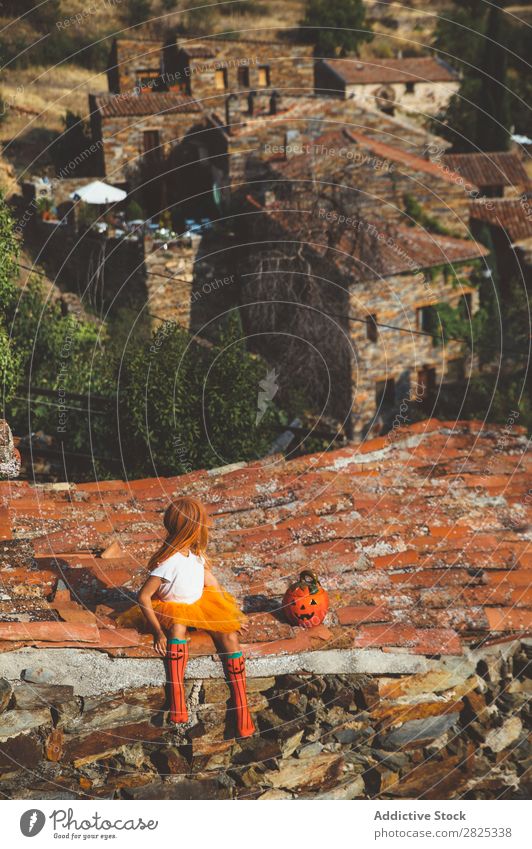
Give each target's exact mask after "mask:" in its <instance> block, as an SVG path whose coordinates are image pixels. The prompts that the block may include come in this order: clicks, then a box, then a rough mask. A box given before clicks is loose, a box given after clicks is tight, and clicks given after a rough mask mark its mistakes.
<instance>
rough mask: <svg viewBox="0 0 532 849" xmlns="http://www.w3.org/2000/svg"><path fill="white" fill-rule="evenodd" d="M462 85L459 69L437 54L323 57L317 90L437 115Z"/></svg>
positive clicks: (391, 111) (388, 109)
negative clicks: (382, 57) (404, 57)
mask: <svg viewBox="0 0 532 849" xmlns="http://www.w3.org/2000/svg"><path fill="white" fill-rule="evenodd" d="M459 86H460V82H459V78H458V74H457V72H456V71H455V70H454V69H453V68H451V66H450V65H448V64H447V63H446V62H444V61H442V60H441V59H439V58H437V57H436V56H424V57H412V58H406V59H380V58H372V59H368V60H364V61H363V60H361V59H358V58H355V57H354V58H346V59H320V60H319V61H318V62H317V63H316V91H317V92H318V93H320V94H323V95H324V96H335V97H342V98H351V97H354V98H355V99H356V100H358V101H359V102H360V103H361V104H362V105H366V104H367V105H372V106H374V105H377V106H378V108H379V109H381V110H382V111H383V112H387V113H388V114H390V115H393V114H394V112H395V110H396V109H399V110H402V111H405V112H420V113H424V114H426V115H437V114H438V113H439V112H442V111H443V110H444V109H445V108H446V107H447V104H448V103H449V100H450V98H451V97H452V95H453V94H455V93H456V92H457V91H458V88H459Z"/></svg>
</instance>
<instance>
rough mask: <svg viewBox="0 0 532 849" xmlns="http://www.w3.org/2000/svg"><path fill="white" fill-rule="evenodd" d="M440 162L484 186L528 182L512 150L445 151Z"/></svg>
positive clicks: (476, 183)
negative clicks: (483, 151) (480, 151)
mask: <svg viewBox="0 0 532 849" xmlns="http://www.w3.org/2000/svg"><path fill="white" fill-rule="evenodd" d="M442 162H443V163H444V164H445V165H447V166H448V167H449V168H450V169H451V170H452V171H455V172H456V173H458V174H460V175H461V176H462V177H464V178H465V179H466V180H467V181H468V182H469V183H473V185H475V186H479V187H480V188H483V187H485V186H524V185H528V184H529V183H530V178H529V177H528V174H527V173H526V171H525V168H524V166H523V163H522V162H521V159H520V158H519V156H518V155H517V154H516V153H513V152H512V151H500V152H493V153H445V154H444V155H443V157H442Z"/></svg>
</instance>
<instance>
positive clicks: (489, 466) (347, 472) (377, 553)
mask: <svg viewBox="0 0 532 849" xmlns="http://www.w3.org/2000/svg"><path fill="white" fill-rule="evenodd" d="M501 434H502V430H501V428H498V427H497V426H492V425H489V426H484V427H483V426H482V425H481V424H480V423H477V422H467V423H464V422H458V423H448V422H445V423H444V422H438V421H436V420H429V421H426V422H419V423H417V424H416V425H414V426H411V427H408V428H405V429H402V430H400V431H398V432H397V433H396V434H395V435H394V439H393V440H390V439H388V438H387V437H380V438H379V439H376V440H371V441H368V442H367V443H364V444H363V445H349V446H346V447H345V448H342V449H340V450H338V451H333V452H330V453H324V454H319V455H313V456H305V457H300V458H297V459H295V460H292V461H282V460H279V458H277V459H276V460H275V461H274V462H273V464H272V465H268V462H262V463H255V464H250V465H247V466H244V467H241V468H237V469H234V470H232V471H231V470H224V469H220V470H211V471H210V472H205V471H203V472H201V471H200V472H196V473H194V474H193V475H187V476H183V478H172V479H161V480H159V481H158V480H156V479H155V480H154V479H152V480H151V481H133V482H127V481H119V482H114V483H112V484H109V482H104V483H102V484H101V485H98V484H95V485H94V486H87V485H84V484H82V485H75V484H72V485H70V486H69V487H68V489H67V490H65V489H63V490H61V489H54V488H53V487H51V488H48V489H46V488H39V487H31V486H28V485H24V486H19V485H18V482H15V485H11V486H10V487H6V486H0V493H2V494H3V496H4V499H5V504H6V507H7V508H8V509H9V513H8V516H10V517H11V519H10V521H11V522H12V523H13V524H12V528H11V532H12V535H13V536H15V537H16V536H17V535H18V532H19V526H20V524H19V523H22V525H23V526H24V527H26V525H27V524H28V522H29V517H28V519H27V520H25V516H24V510H27V511H28V512H29V514H31V527H32V540H31V541H30V542H29V543H24V545H29V546H30V550H31V545H33V547H34V549H35V552H37V556H36V558H35V560H32V559H31V557H30V556H29V555H28V557H27V558H26V560H24V558H22V559H21V558H20V556H19V558H18V560H17V564H16V565H14V564H13V563H12V562H11V553H10V552H11V548H10V546H12V545H13V540H11V541H8V542H6V546H7V548H6V550H5V551H4V550H2V551H0V591H1V595H2V599H3V600H2V601H1V602H0V651H11V650H13V649H15V648H17V647H20V646H21V645H32V646H37V647H40V646H47V645H48V646H56V647H57V646H78V647H85V648H91V649H97V650H100V651H105V652H108V653H109V654H111V655H113V656H115V655H116V656H124V655H127V656H131V657H153V656H154V652H153V648H152V643H151V638H150V636H149V635H144V634H138V633H137V632H136V631H134V630H132V629H117V628H115V627H113V616H114V613H115V612H117V611H120V610H122V609H124V608H125V607H127V605H128V604H130V603H131V601H132V600H133V599H134V593H135V591H136V590H137V589H138V588H139V587H140V585H141V584H142V582H143V580H144V579H145V576H146V562H147V558H148V557H149V554H150V553H151V552H152V551H153V548H154V546H155V545H156V541H157V538H158V537H159V535H160V533H161V518H162V511H163V509H164V506H165V503H166V499H165V497H161V498H160V500H159V502H158V505H157V507H156V509H152V507H151V506H150V508H149V509H147V508H146V505H147V503H149V504H150V505H151V504H152V503H153V501H152V497H153V494H154V492H158V493H159V494H160V493H165V492H172V491H176V490H177V489H178V490H179V491H180V492H186V493H187V494H190V495H197V496H198V497H200V498H202V499H203V500H204V501H205V502H206V503H207V506H208V508H209V510H210V512H211V513H212V515H213V532H212V543H211V551H212V558H213V561H214V563H215V569H216V572H217V574H218V575H219V577H220V579H221V581H222V582H223V583H224V584H225V585H226V586H227V588H228V589H229V590H230V591H231V592H233V593H235V594H236V595H237V597H238V598H239V599H240V602H241V604H242V605H243V607H244V609H245V610H246V611H248V613H249V616H250V628H249V631H248V632H247V634H246V640H247V641H248V650H249V652H250V654H253V655H257V656H258V655H265V654H275V653H294V652H299V651H312V650H314V649H320V650H323V649H336V648H343V647H355V648H360V649H364V648H372V649H381V650H382V651H386V652H393V651H401V652H408V653H421V654H427V655H433V654H459V653H460V652H461V651H462V647H463V644H464V642H468V641H469V640H474V641H478V640H485V639H486V638H489V637H490V634H491V635H492V636H493V637H495V636H497V637H498V638H500V637H503V636H504V635H507V634H508V635H509V634H512V633H522V632H524V631H529V630H532V621H531V619H532V599H531V595H532V593H531V592H530V583H531V582H530V579H531V576H532V555H531V551H530V541H529V536H528V534H527V532H526V530H524V528H526V524H527V520H529V519H530V512H531V506H532V505H531V504H530V502H529V501H527V500H526V499H525V498H523V497H520V498H519V499H518V500H516V501H515V502H512V501H511V500H510V499H509V497H507V493H508V492H510V491H512V488H513V487H514V486H516V485H517V486H518V488H521V489H522V491H523V492H525V489H524V487H525V486H526V485H527V482H528V481H529V478H530V472H531V465H532V463H531V461H530V458H529V456H528V455H527V454H526V453H525V452H526V445H527V443H526V437H525V436H524V435H523V434H522V432H521V431H520V430H519V429H518V428H514V429H513V430H512V432H511V433H510V434H508V432H505V434H504V441H503V440H502V439H501ZM420 455H422V456H423V463H424V464H425V465H424V470H423V471H421V470H420V466H419V457H420ZM445 458H451V459H445ZM449 465H450V466H451V467H450V468H447V467H448V466H449ZM492 484H494V485H492ZM87 495H89V496H90V498H91V501H90V505H91V510H92V511H102V513H103V515H104V517H105V523H106V528H107V532H106V533H105V534H102V533H101V532H98V533H93V531H92V530H91V527H92V526H93V525H94V522H93V521H91V519H92V518H93V517H92V516H91V512H90V511H86V510H85V507H86V506H87V504H88V502H85V501H81V502H78V501H76V499H78V498H80V497H81V498H85V496H87ZM133 495H134V498H133V497H132V496H133ZM117 497H119V501H118V502H117V501H116V498H117ZM92 499H94V500H92ZM143 499H146V500H143ZM37 502H38V503H39V505H40V506H41V508H42V515H41V516H39V514H38V513H37V515H35V504H36V503H37ZM14 505H17V511H16V512H17V517H16V519H15V518H14V517H13V513H14V511H13V506H14ZM24 505H26V507H25V508H24ZM61 505H62V507H63V509H64V511H65V517H64V520H63V527H62V529H61V530H60V531H56V532H53V533H50V532H49V529H48V525H49V521H50V515H53V516H54V517H55V516H56V511H57V510H59V513H60V512H61ZM78 505H81V506H82V507H83V509H82V510H81V511H80V513H79V514H78V513H76V510H75V508H76V507H77V506H78ZM128 505H129V506H128ZM139 511H140V512H139ZM128 515H129V517H130V521H129V522H128V520H127V517H128ZM139 515H143V516H144V518H145V520H146V521H145V525H146V529H145V530H144V531H142V532H141V533H140V534H139V531H138V516H139ZM113 517H115V518H116V521H117V526H119V528H120V530H119V531H117V530H116V528H113ZM146 537H149V539H146ZM112 539H116V541H117V542H118V543H119V550H120V551H122V550H123V551H124V552H125V553H124V554H121V555H120V556H113V557H110V558H107V559H106V558H102V557H101V552H102V550H103V547H104V545H103V544H104V543H108V542H109V541H110V540H111V541H112ZM38 552H43V554H44V556H43V554H39V553H38ZM308 567H310V568H312V569H315V570H316V571H317V572H318V573H319V575H320V577H321V580H322V582H323V585H324V586H325V587H326V588H327V589H328V591H329V596H330V612H329V614H328V616H327V618H326V620H325V622H324V623H323V625H321V626H320V627H318V628H316V629H312V630H310V631H305V630H300V629H297V628H294V627H292V626H291V625H289V624H288V623H287V622H286V621H285V620H284V619H283V615H282V597H283V593H284V591H285V589H286V587H287V585H288V584H289V583H290V582H291V581H293V580H294V579H295V577H296V576H297V575H298V573H299V572H300V571H301V570H302V569H303V568H308ZM60 581H61V582H62V583H59V582H60ZM60 620H61V621H60ZM212 651H213V645H212V641H211V639H210V637H209V636H208V635H206V634H202V633H194V634H193V636H192V643H191V653H192V654H205V653H207V654H211V653H212Z"/></svg>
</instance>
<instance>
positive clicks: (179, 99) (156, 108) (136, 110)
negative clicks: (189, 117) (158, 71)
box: [94, 92, 201, 118]
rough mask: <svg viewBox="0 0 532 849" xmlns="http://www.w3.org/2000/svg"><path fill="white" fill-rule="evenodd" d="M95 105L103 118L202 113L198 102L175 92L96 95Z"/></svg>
mask: <svg viewBox="0 0 532 849" xmlns="http://www.w3.org/2000/svg"><path fill="white" fill-rule="evenodd" d="M94 104H95V107H96V109H97V110H98V111H99V113H100V115H101V116H102V118H117V117H125V118H126V117H127V118H129V117H133V116H139V117H141V116H143V115H164V114H167V113H172V112H201V108H200V106H199V105H198V103H197V101H196V100H193V99H192V98H191V97H187V95H185V94H177V93H174V92H160V93H155V92H143V93H142V94H134V93H132V92H125V93H124V94H104V95H96V96H95V98H94Z"/></svg>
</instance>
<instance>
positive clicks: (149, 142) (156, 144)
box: [143, 130, 161, 154]
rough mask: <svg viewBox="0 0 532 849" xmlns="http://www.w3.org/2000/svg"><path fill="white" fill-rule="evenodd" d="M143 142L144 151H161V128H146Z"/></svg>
mask: <svg viewBox="0 0 532 849" xmlns="http://www.w3.org/2000/svg"><path fill="white" fill-rule="evenodd" d="M143 144H144V153H151V152H153V153H155V154H157V153H159V152H160V144H161V139H160V135H159V130H144V133H143Z"/></svg>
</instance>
